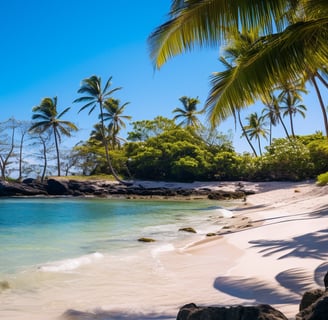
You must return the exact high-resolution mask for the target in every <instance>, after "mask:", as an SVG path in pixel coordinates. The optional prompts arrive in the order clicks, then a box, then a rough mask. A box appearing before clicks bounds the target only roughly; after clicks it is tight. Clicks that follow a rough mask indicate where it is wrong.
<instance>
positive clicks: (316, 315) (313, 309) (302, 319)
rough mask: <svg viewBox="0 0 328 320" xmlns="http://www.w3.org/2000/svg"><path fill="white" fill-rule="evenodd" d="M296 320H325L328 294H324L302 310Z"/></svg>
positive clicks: (327, 317)
mask: <svg viewBox="0 0 328 320" xmlns="http://www.w3.org/2000/svg"><path fill="white" fill-rule="evenodd" d="M295 319H296V320H327V319H328V292H325V293H324V294H323V296H321V297H320V298H319V299H318V300H317V301H316V302H314V303H312V304H311V305H310V306H308V307H307V308H305V309H303V310H302V311H300V312H299V313H298V314H297V315H296V318H295Z"/></svg>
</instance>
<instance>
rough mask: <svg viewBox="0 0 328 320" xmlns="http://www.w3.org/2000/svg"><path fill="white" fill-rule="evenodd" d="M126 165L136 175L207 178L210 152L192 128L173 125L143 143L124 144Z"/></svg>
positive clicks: (182, 178) (182, 179)
mask: <svg viewBox="0 0 328 320" xmlns="http://www.w3.org/2000/svg"><path fill="white" fill-rule="evenodd" d="M125 151H126V152H127V156H128V157H129V159H130V161H129V168H130V170H131V171H132V173H133V174H134V175H135V177H136V178H140V179H153V180H176V181H192V180H195V179H206V178H208V172H209V171H210V170H211V168H212V167H213V165H212V163H213V155H212V154H211V153H210V152H209V151H208V150H207V147H206V145H205V144H204V142H203V141H202V140H201V139H200V138H199V137H198V136H196V135H195V134H194V133H193V131H190V130H187V129H183V128H174V129H171V130H166V131H164V132H163V133H162V134H159V135H157V136H154V137H151V138H149V139H148V140H147V141H145V142H139V143H134V144H133V143H130V144H127V146H126V148H125Z"/></svg>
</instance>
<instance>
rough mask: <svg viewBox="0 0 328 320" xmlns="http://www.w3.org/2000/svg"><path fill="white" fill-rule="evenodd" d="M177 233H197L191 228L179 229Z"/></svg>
mask: <svg viewBox="0 0 328 320" xmlns="http://www.w3.org/2000/svg"><path fill="white" fill-rule="evenodd" d="M179 231H185V232H191V233H197V232H196V230H195V229H194V228H192V227H185V228H180V229H179Z"/></svg>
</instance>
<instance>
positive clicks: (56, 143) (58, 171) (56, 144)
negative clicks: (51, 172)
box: [54, 127, 60, 177]
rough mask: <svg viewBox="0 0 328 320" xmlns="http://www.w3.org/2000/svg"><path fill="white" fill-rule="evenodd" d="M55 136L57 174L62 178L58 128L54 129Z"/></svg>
mask: <svg viewBox="0 0 328 320" xmlns="http://www.w3.org/2000/svg"><path fill="white" fill-rule="evenodd" d="M54 135H55V146H56V153H57V173H58V177H60V156H59V146H58V136H57V135H58V133H57V130H56V127H54Z"/></svg>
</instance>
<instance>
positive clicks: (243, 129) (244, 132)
mask: <svg viewBox="0 0 328 320" xmlns="http://www.w3.org/2000/svg"><path fill="white" fill-rule="evenodd" d="M237 113H238V121H239V124H240V127H241V130H242V131H243V135H244V136H245V138H246V140H247V142H248V144H249V146H250V147H251V149H252V150H253V153H254V155H255V157H257V153H256V150H255V148H254V146H253V144H252V143H251V141H250V140H249V137H248V135H247V133H246V131H245V128H244V126H243V123H242V121H241V119H240V112H239V110H238V111H237Z"/></svg>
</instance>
